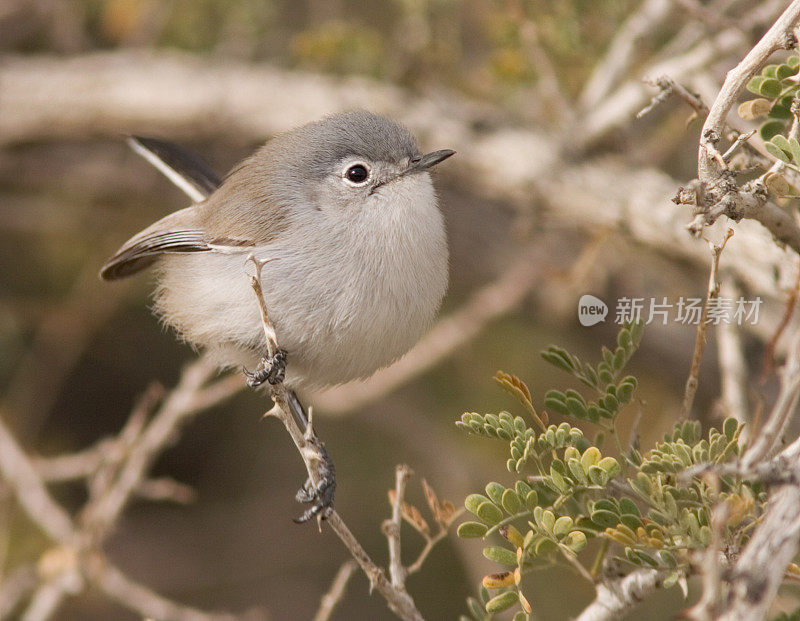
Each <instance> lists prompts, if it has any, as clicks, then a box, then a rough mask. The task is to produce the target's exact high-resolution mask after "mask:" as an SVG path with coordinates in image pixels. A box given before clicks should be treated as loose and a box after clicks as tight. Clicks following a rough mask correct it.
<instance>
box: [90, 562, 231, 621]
mask: <svg viewBox="0 0 800 621" xmlns="http://www.w3.org/2000/svg"><path fill="white" fill-rule="evenodd" d="M91 573H92V576H91V577H92V582H93V583H94V584H95V585H96V586H97V587H98V588H99V589H101V590H102V591H103V592H104V593H106V595H108V596H109V597H111V598H112V599H113V600H114V601H117V602H119V603H120V604H122V605H123V606H125V607H126V608H129V609H130V610H133V611H134V612H136V613H137V614H139V615H141V616H142V617H143V618H146V619H169V620H170V621H234V620H235V619H238V618H239V617H236V616H234V615H229V614H222V613H211V612H203V611H202V610H197V609H195V608H191V607H189V606H184V605H183V604H179V603H177V602H173V601H171V600H169V599H167V598H166V597H162V596H161V595H159V594H158V593H156V592H154V591H152V590H150V589H148V588H147V587H146V586H143V585H141V584H139V583H137V582H135V581H133V580H131V579H130V578H128V577H127V576H126V575H125V574H124V573H122V572H121V571H120V570H119V569H117V568H116V567H114V566H113V565H111V564H109V563H108V561H107V560H105V559H94V563H92V568H91Z"/></svg>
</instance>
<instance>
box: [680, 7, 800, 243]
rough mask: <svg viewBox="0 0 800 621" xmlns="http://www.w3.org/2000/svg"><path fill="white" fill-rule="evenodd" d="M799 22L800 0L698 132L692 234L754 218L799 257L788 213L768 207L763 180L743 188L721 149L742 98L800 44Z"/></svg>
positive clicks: (747, 60)
mask: <svg viewBox="0 0 800 621" xmlns="http://www.w3.org/2000/svg"><path fill="white" fill-rule="evenodd" d="M798 22H800V0H795V1H794V2H792V3H791V4H790V5H789V7H788V8H787V9H786V10H785V11H784V12H783V14H782V15H781V16H780V17H779V18H778V20H777V21H776V22H775V23H774V24H773V25H772V27H771V28H770V29H769V30H768V31H767V32H766V34H765V35H764V36H763V37H762V38H761V40H760V41H759V42H758V43H757V44H756V45H755V47H753V48H752V49H751V50H750V52H749V53H748V54H747V55H746V56H745V57H744V59H743V60H742V61H741V62H740V63H739V64H738V65H737V66H736V67H734V68H733V69H732V70H731V71H729V72H728V74H727V76H726V78H725V82H724V83H723V85H722V88H721V89H720V92H719V94H718V95H717V98H716V100H715V101H714V103H713V104H712V105H711V109H710V110H709V113H708V116H707V117H706V120H705V123H704V124H703V129H702V130H701V133H700V147H699V151H698V156H697V172H698V180H699V183H700V184H701V190H702V194H696V195H695V200H694V203H693V204H694V213H695V217H694V219H693V220H692V222H691V223H690V225H689V230H690V231H691V232H692V233H693V234H694V235H699V234H700V232H701V231H702V228H703V227H704V226H707V225H710V224H713V223H714V222H715V221H716V220H717V218H719V217H720V216H722V215H726V216H728V217H730V218H732V219H733V220H736V221H737V222H738V221H739V220H741V219H742V218H751V219H753V220H757V221H758V222H760V223H761V224H762V225H763V226H764V227H766V228H767V229H768V230H769V231H770V232H771V233H772V234H773V236H774V237H775V239H777V240H779V241H780V242H782V243H785V244H787V245H789V246H791V247H792V248H793V249H794V250H795V251H796V252H798V253H800V227H799V226H798V225H797V222H796V221H795V220H794V219H793V218H792V216H791V215H790V214H789V213H788V212H786V211H785V210H784V209H782V208H781V207H779V206H777V205H774V204H772V203H770V202H768V200H767V199H768V192H767V188H766V186H765V185H764V180H763V179H757V180H755V181H753V182H750V183H747V184H745V185H743V186H742V187H739V186H738V184H737V183H736V179H735V178H734V176H733V173H732V171H731V170H730V169H729V167H728V164H727V162H726V161H725V159H724V158H723V157H722V155H721V154H720V152H719V150H718V148H717V144H718V143H719V141H720V139H721V137H722V136H723V135H724V133H725V127H726V119H727V116H728V112H729V111H730V109H731V108H732V107H733V104H734V103H735V102H736V98H737V97H738V95H739V93H740V92H741V91H742V89H744V87H745V85H746V84H747V82H748V81H749V80H750V78H751V77H753V75H755V73H756V72H757V71H758V70H759V69H760V68H761V66H762V65H763V64H764V63H765V62H766V61H767V60H768V59H769V57H770V56H771V55H772V54H773V53H774V52H776V51H778V50H781V49H788V48H791V47H793V46H795V45H796V44H797V41H796V38H795V36H794V34H793V33H792V30H793V28H794V27H795V26H796V25H797V23H798ZM689 204H691V203H689Z"/></svg>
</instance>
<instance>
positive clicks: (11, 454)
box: [0, 412, 73, 544]
mask: <svg viewBox="0 0 800 621" xmlns="http://www.w3.org/2000/svg"><path fill="white" fill-rule="evenodd" d="M0 414H2V412H0ZM3 418H4V417H3V416H2V415H0V474H2V476H3V478H4V479H5V480H6V481H7V482H8V483H9V485H11V487H12V488H13V490H14V493H15V494H16V496H17V499H18V500H19V502H20V504H21V505H22V507H23V508H24V509H25V511H26V512H27V514H28V515H29V516H30V518H31V519H32V520H33V521H34V522H36V523H37V524H38V525H39V526H40V527H41V528H42V529H43V530H44V531H45V532H46V533H47V535H48V536H49V537H50V538H51V539H53V540H54V541H57V542H59V543H62V544H69V543H70V541H71V539H72V535H73V530H72V520H71V519H70V516H69V515H68V514H67V512H66V511H65V510H64V509H63V508H62V507H61V506H60V505H59V504H57V503H56V502H55V501H54V500H53V498H52V497H51V496H50V493H49V492H48V491H47V489H46V488H45V486H44V483H43V482H42V479H41V477H39V474H38V473H37V472H36V469H35V468H34V466H33V464H32V463H31V462H30V460H29V459H28V457H27V456H26V455H25V453H24V452H23V451H22V449H21V448H20V447H19V445H18V444H17V442H16V440H15V439H14V437H13V436H12V435H11V432H10V431H9V429H8V427H6V425H5V423H4V422H3Z"/></svg>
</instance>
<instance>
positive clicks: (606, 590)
mask: <svg viewBox="0 0 800 621" xmlns="http://www.w3.org/2000/svg"><path fill="white" fill-rule="evenodd" d="M663 579H664V575H663V574H662V573H661V572H659V571H657V570H655V569H637V570H635V571H633V572H631V573H629V574H628V575H627V576H624V577H623V578H616V579H614V580H603V581H601V582H599V583H598V585H597V595H596V596H595V598H594V601H593V602H592V603H591V604H589V606H588V607H587V608H585V609H584V611H583V612H582V613H581V614H580V615H579V616H578V618H577V619H576V621H614V620H615V619H620V618H621V617H622V616H624V615H625V613H627V612H629V611H630V609H631V608H633V607H634V606H635V605H636V604H638V603H639V602H640V601H642V600H643V599H644V598H645V597H647V596H648V595H650V594H651V593H653V592H654V591H655V590H656V589H657V588H658V587H660V586H661V582H662V581H663Z"/></svg>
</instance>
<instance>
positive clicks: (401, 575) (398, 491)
mask: <svg viewBox="0 0 800 621" xmlns="http://www.w3.org/2000/svg"><path fill="white" fill-rule="evenodd" d="M410 477H411V468H409V467H408V466H406V465H405V464H400V465H398V466H397V468H396V469H395V485H394V501H393V502H392V519H391V520H387V521H386V522H385V523H384V525H383V528H382V530H383V533H384V534H385V535H386V539H387V540H388V542H389V576H390V577H391V579H392V586H393V587H394V588H395V589H398V590H400V591H405V589H406V568H405V567H403V559H402V558H401V553H400V527H401V526H402V523H403V512H402V509H403V499H404V497H405V493H406V483H408V479H409V478H410Z"/></svg>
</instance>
